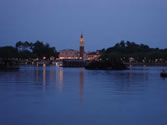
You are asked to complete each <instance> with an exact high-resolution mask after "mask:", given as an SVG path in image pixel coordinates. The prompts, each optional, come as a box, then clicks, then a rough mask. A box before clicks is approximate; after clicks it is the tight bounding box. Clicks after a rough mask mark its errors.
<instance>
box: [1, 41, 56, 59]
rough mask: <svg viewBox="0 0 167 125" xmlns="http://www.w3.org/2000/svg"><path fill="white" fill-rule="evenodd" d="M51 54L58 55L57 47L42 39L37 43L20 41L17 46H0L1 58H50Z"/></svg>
mask: <svg viewBox="0 0 167 125" xmlns="http://www.w3.org/2000/svg"><path fill="white" fill-rule="evenodd" d="M51 56H53V57H55V58H56V57H58V52H57V51H56V48H55V47H50V45H49V44H48V43H46V44H44V43H43V42H42V41H36V42H35V43H32V42H28V41H25V42H22V41H18V42H17V43H16V44H15V47H13V46H4V47H0V57H1V58H21V59H29V58H39V59H42V58H43V57H46V58H49V57H51Z"/></svg>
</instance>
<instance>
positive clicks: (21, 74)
mask: <svg viewBox="0 0 167 125" xmlns="http://www.w3.org/2000/svg"><path fill="white" fill-rule="evenodd" d="M162 69H164V67H131V68H130V70H125V71H103V70H101V71H97V70H85V69H84V68H62V67H56V66H38V67H37V66H28V65H27V66H21V67H20V70H19V71H16V72H0V125H167V79H163V78H161V77H160V72H161V70H162Z"/></svg>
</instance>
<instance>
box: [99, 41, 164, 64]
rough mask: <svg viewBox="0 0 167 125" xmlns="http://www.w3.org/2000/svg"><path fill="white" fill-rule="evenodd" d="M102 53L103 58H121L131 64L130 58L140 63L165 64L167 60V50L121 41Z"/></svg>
mask: <svg viewBox="0 0 167 125" xmlns="http://www.w3.org/2000/svg"><path fill="white" fill-rule="evenodd" d="M100 52H101V54H102V56H101V58H108V59H110V58H120V59H121V60H123V61H124V62H129V59H130V58H133V59H134V60H135V61H136V62H140V63H156V62H157V63H159V62H161V63H164V62H165V61H166V60H167V49H159V48H150V47H149V46H148V45H144V44H136V43H134V42H130V41H127V42H125V41H121V42H120V43H117V44H115V45H114V46H113V47H110V48H107V49H102V50H100Z"/></svg>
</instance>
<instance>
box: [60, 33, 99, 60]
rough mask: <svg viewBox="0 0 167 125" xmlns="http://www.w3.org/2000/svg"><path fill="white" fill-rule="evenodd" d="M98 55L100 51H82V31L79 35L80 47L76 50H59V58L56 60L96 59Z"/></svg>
mask: <svg viewBox="0 0 167 125" xmlns="http://www.w3.org/2000/svg"><path fill="white" fill-rule="evenodd" d="M99 56H100V53H99V52H98V51H97V52H88V53H85V51H84V37H83V33H81V37H80V48H79V51H78V50H73V49H64V50H60V51H59V59H58V60H67V59H70V60H73V61H74V60H78V59H80V60H96V59H98V57H99Z"/></svg>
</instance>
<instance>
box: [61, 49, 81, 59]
mask: <svg viewBox="0 0 167 125" xmlns="http://www.w3.org/2000/svg"><path fill="white" fill-rule="evenodd" d="M59 59H60V60H64V59H79V51H77V50H73V49H64V50H60V52H59Z"/></svg>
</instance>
